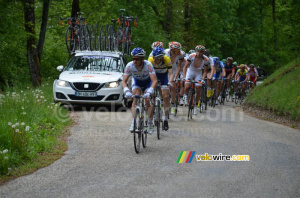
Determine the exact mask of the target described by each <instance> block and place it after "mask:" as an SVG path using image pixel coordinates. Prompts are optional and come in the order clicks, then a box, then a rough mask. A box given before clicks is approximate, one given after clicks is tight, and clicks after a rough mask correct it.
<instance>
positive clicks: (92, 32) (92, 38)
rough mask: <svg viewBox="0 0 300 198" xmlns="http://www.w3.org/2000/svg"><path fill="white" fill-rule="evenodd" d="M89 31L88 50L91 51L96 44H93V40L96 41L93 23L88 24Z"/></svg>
mask: <svg viewBox="0 0 300 198" xmlns="http://www.w3.org/2000/svg"><path fill="white" fill-rule="evenodd" d="M95 27H96V26H95ZM89 33H90V50H91V51H93V50H95V49H96V44H95V42H96V38H95V34H96V31H95V29H94V26H93V25H91V26H90V30H89Z"/></svg>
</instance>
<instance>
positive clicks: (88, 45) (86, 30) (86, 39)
mask: <svg viewBox="0 0 300 198" xmlns="http://www.w3.org/2000/svg"><path fill="white" fill-rule="evenodd" d="M82 28H83V41H84V50H91V40H90V30H89V28H88V26H87V25H85V26H83V27H82Z"/></svg>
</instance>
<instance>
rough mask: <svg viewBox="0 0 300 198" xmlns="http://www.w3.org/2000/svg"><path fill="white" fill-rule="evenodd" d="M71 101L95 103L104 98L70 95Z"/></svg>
mask: <svg viewBox="0 0 300 198" xmlns="http://www.w3.org/2000/svg"><path fill="white" fill-rule="evenodd" d="M68 96H69V98H70V99H71V100H93V101H100V100H102V99H103V98H104V96H97V97H81V96H75V95H71V94H69V95H68Z"/></svg>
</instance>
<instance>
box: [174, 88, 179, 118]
mask: <svg viewBox="0 0 300 198" xmlns="http://www.w3.org/2000/svg"><path fill="white" fill-rule="evenodd" d="M178 95H179V91H178V89H177V88H176V94H175V114H174V116H176V115H177V110H178V105H179V104H178Z"/></svg>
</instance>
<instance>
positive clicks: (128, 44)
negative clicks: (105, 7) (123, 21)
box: [125, 27, 131, 55]
mask: <svg viewBox="0 0 300 198" xmlns="http://www.w3.org/2000/svg"><path fill="white" fill-rule="evenodd" d="M125 35H126V42H127V43H126V51H127V54H128V55H130V48H131V30H130V27H127V28H126V32H125Z"/></svg>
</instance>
